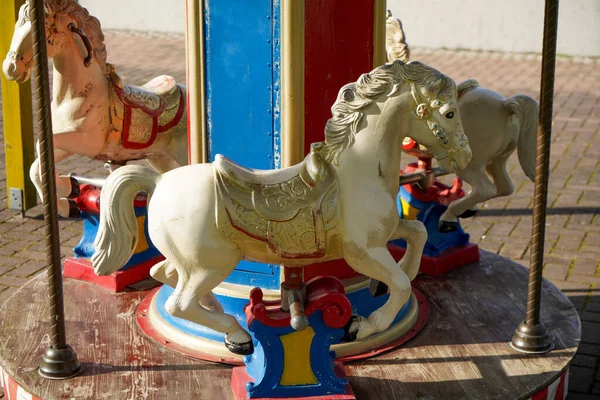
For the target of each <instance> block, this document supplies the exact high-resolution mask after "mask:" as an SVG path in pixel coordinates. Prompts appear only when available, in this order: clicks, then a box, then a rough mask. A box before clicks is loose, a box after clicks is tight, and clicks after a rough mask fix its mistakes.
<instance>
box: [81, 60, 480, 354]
mask: <svg viewBox="0 0 600 400" xmlns="http://www.w3.org/2000/svg"><path fill="white" fill-rule="evenodd" d="M232 106H233V107H235V104H233V105H232ZM332 114H333V117H332V118H331V119H330V120H329V121H328V122H327V126H326V128H325V137H326V139H325V142H323V143H318V144H315V145H313V148H312V151H311V153H310V154H309V155H308V156H307V157H306V159H305V160H304V161H303V162H302V163H300V164H298V165H296V166H293V167H290V168H286V169H281V170H274V171H258V170H251V169H246V168H243V167H240V166H237V165H236V164H234V163H232V162H231V161H229V160H228V159H227V158H225V157H223V156H217V158H216V160H215V161H214V162H213V163H211V164H196V165H190V166H185V167H181V168H177V169H175V170H173V171H170V172H167V173H165V174H162V175H161V174H158V173H156V172H154V171H152V170H150V169H147V168H143V167H140V166H135V165H131V166H124V167H121V168H119V169H117V170H116V171H115V172H113V173H112V174H111V175H110V176H109V177H108V179H107V181H106V184H105V186H104V187H103V190H102V195H101V196H102V197H101V202H100V204H101V212H100V216H101V217H100V224H99V230H98V235H97V237H96V242H95V244H94V247H95V249H96V252H95V254H94V255H93V257H92V264H93V266H94V268H95V271H96V273H97V274H99V275H107V274H110V273H112V272H114V271H115V270H117V269H118V268H120V267H121V266H122V265H123V264H125V262H127V260H128V259H129V257H130V256H131V254H132V251H133V249H134V248H135V246H136V242H137V225H136V223H135V214H134V211H133V205H132V201H133V198H134V196H135V195H136V194H137V193H138V192H139V191H142V190H143V191H147V192H148V193H149V195H150V196H151V199H150V203H149V206H148V231H149V234H150V237H151V239H152V242H153V243H154V244H155V245H156V247H157V248H158V249H159V250H160V251H161V253H162V254H163V255H164V256H165V257H166V260H165V261H163V262H161V263H159V264H157V265H155V266H154V267H153V268H152V271H151V274H152V276H153V277H154V278H156V279H157V280H159V281H161V282H163V283H165V284H167V285H169V286H172V287H175V290H174V292H173V294H172V295H171V296H170V297H169V299H168V300H167V302H166V305H165V307H166V309H167V310H168V312H169V313H171V314H172V315H174V316H176V317H180V318H184V319H187V320H190V321H192V322H194V323H197V324H200V325H204V326H207V327H209V328H211V329H214V330H216V331H218V332H223V333H225V344H226V346H227V348H229V349H230V350H231V351H233V352H234V353H238V354H249V353H251V352H252V351H253V347H252V342H251V339H250V336H249V335H248V333H247V332H246V331H245V330H244V329H243V328H242V327H241V326H240V325H239V324H238V322H237V321H236V319H235V318H234V317H233V316H231V315H228V314H224V313H223V311H222V308H221V307H219V306H216V307H215V306H211V305H214V304H215V303H217V301H216V299H215V298H214V296H213V294H212V292H211V291H212V289H213V288H215V287H216V286H217V285H218V284H220V283H221V282H222V281H223V280H224V279H225V278H226V277H227V276H228V275H229V274H230V273H231V271H232V270H233V269H234V267H235V266H236V264H237V263H238V262H239V261H240V260H241V259H243V258H245V259H250V260H256V261H260V262H265V263H272V264H281V265H285V266H287V267H300V266H304V265H308V264H313V263H315V262H323V261H326V260H332V259H339V258H344V259H345V260H346V261H347V262H348V264H349V265H350V266H352V268H354V269H355V270H356V271H358V272H360V273H362V274H364V275H366V276H369V277H372V278H375V279H378V280H380V281H382V282H385V283H386V284H387V285H388V286H389V288H390V297H389V299H388V300H387V302H386V303H385V304H384V305H383V306H382V307H381V308H380V309H378V310H376V311H375V312H373V313H372V314H371V315H370V316H369V318H356V319H355V320H354V321H353V323H352V324H351V325H350V326H349V327H348V328H349V329H348V331H349V333H350V334H351V335H353V334H356V336H357V337H358V338H364V337H367V336H369V335H370V334H372V333H375V332H379V331H382V330H384V329H386V328H387V327H388V326H389V325H390V324H391V322H392V320H393V319H394V317H395V316H396V315H397V313H398V311H399V310H400V308H401V307H402V306H403V305H404V304H405V303H406V301H408V299H409V296H410V293H411V285H410V281H411V280H412V279H413V278H414V277H415V276H416V274H417V271H418V269H419V263H420V259H421V254H422V250H423V245H424V243H425V240H426V236H427V234H426V231H425V228H424V226H423V225H422V224H421V223H420V222H418V221H408V220H399V219H398V210H397V208H396V195H397V193H398V168H399V167H400V155H401V151H400V149H401V145H402V140H403V139H404V138H405V137H406V136H410V137H411V138H413V139H415V140H418V141H419V142H420V143H422V144H424V145H425V146H427V147H428V149H429V150H430V151H431V152H432V153H433V154H435V156H436V157H437V159H438V160H439V162H440V163H441V164H442V166H443V167H444V168H447V169H448V170H451V171H455V170H457V169H460V168H464V167H465V166H466V165H467V164H468V163H469V161H470V159H471V150H470V148H469V145H468V142H467V139H466V137H465V135H464V133H463V129H462V124H461V120H460V116H459V111H458V107H457V105H456V88H455V84H454V82H453V81H452V80H451V79H449V78H448V77H446V76H444V75H442V74H441V73H439V72H438V71H436V70H434V69H432V68H430V67H427V66H425V65H423V64H421V63H418V62H413V63H409V64H404V63H402V62H396V63H393V64H389V65H385V66H382V67H379V68H377V69H375V70H373V71H372V72H371V73H369V74H364V75H362V76H361V77H360V78H359V80H358V81H357V82H356V83H352V84H349V85H346V86H344V87H343V88H342V89H341V90H340V92H339V95H338V98H337V100H336V102H335V104H334V105H333V107H332ZM393 237H402V238H404V239H405V240H407V242H408V251H407V253H406V255H405V256H404V258H402V260H401V261H400V263H399V264H397V263H396V262H395V261H394V259H393V258H392V256H391V254H390V252H389V251H388V249H387V247H386V243H387V242H388V240H390V238H393ZM170 268H174V269H176V272H177V273H176V274H172V273H169V269H170ZM217 304H218V303H217Z"/></svg>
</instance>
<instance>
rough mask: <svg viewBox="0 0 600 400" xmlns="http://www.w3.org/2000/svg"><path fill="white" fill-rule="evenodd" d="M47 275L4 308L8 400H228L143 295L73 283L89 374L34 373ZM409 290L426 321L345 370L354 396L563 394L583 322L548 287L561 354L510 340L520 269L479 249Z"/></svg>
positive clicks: (546, 308) (1, 345)
mask: <svg viewBox="0 0 600 400" xmlns="http://www.w3.org/2000/svg"><path fill="white" fill-rule="evenodd" d="M44 278H45V277H44V276H42V275H40V276H38V277H36V278H35V279H33V280H31V281H30V282H28V283H27V284H26V285H25V286H23V287H22V288H21V289H20V290H19V291H18V292H16V293H15V295H14V296H13V297H12V298H10V299H9V300H8V301H7V302H6V303H5V304H4V305H3V306H2V307H1V308H0V320H1V321H2V322H3V323H2V326H1V327H0V367H1V369H2V371H0V377H1V379H0V381H1V383H3V385H4V387H5V390H6V393H7V395H8V398H9V399H13V398H15V399H16V398H19V399H21V398H23V399H64V398H69V399H102V398H111V399H112V398H115V399H116V398H123V399H125V398H127V399H142V398H143V399H165V398H177V399H180V400H184V399H199V398H200V399H233V398H234V395H233V391H232V389H231V373H232V372H231V367H230V366H227V365H224V364H219V363H212V362H207V361H200V360H197V359H194V358H191V357H187V356H184V355H181V354H180V353H177V352H176V351H173V350H171V349H168V348H167V347H165V346H163V345H162V344H160V343H157V342H155V341H153V340H151V339H149V338H147V337H146V336H145V335H144V334H143V333H142V331H141V330H140V328H139V326H138V325H137V323H136V309H137V308H138V306H139V305H140V304H141V303H142V301H143V300H144V298H145V297H146V296H147V295H148V293H149V292H148V291H139V292H133V291H131V292H124V293H120V294H115V293H112V292H110V291H108V290H106V289H104V288H102V287H99V286H94V285H92V284H90V283H86V282H81V281H77V280H73V279H69V278H66V279H65V282H64V292H65V294H64V296H65V304H66V318H67V321H66V327H67V333H68V343H69V344H70V345H71V346H72V347H73V348H74V349H75V351H76V352H77V354H78V356H79V359H80V361H81V362H82V363H83V364H84V365H85V372H84V373H83V375H81V376H78V377H76V378H73V379H70V380H64V381H49V380H45V379H42V378H40V377H39V376H38V374H37V371H36V369H37V367H38V365H39V362H40V359H41V356H42V354H43V352H44V350H45V349H46V348H47V346H48V344H49V338H48V332H49V322H48V317H47V312H48V311H47V288H46V280H45V279H44ZM413 285H414V287H415V288H417V289H418V290H419V291H420V292H421V293H423V294H424V295H425V297H426V298H427V299H428V300H429V304H430V314H429V321H428V323H427V325H426V326H425V327H424V328H423V330H422V331H421V332H420V333H419V334H418V335H417V336H416V337H415V338H413V339H412V340H410V341H408V342H407V343H405V344H404V345H403V346H402V347H400V348H397V349H393V350H391V351H389V352H386V353H383V354H379V355H377V356H375V357H372V358H369V359H365V360H360V361H354V362H347V363H346V364H345V369H346V373H347V375H348V377H349V380H350V384H351V387H352V389H353V391H354V393H355V395H356V398H358V399H374V398H377V399H394V398H398V399H399V398H402V399H424V398H426V399H467V398H468V399H529V398H533V399H548V398H552V399H555V398H556V399H558V398H561V399H562V398H564V395H565V394H566V391H567V388H566V381H567V379H566V378H567V375H568V368H569V364H570V362H571V360H572V359H573V357H574V355H575V353H576V351H577V347H578V343H579V339H580V334H581V327H580V322H579V317H578V315H577V312H576V310H575V308H574V307H573V305H572V304H571V302H570V301H569V300H568V299H567V298H566V297H565V296H564V295H563V294H562V293H561V291H560V290H559V289H558V288H556V287H555V286H554V285H553V284H551V283H550V282H548V281H544V284H543V291H542V314H541V319H542V322H543V323H544V324H545V325H546V327H547V329H548V331H549V333H550V335H551V337H552V338H553V340H554V342H555V344H556V349H555V350H554V351H552V352H551V353H548V354H542V355H535V354H522V353H518V352H516V351H514V350H513V349H511V347H510V346H509V345H508V342H509V341H510V339H511V337H512V334H513V333H514V330H515V327H516V326H517V325H518V323H519V322H520V321H521V320H522V318H523V317H524V315H525V310H524V304H525V301H524V300H525V295H526V285H527V270H526V269H525V268H524V267H523V266H521V265H519V264H516V263H514V262H512V261H510V260H508V259H505V258H503V257H500V256H497V255H495V254H492V253H489V252H485V251H482V252H481V259H480V261H479V262H477V263H473V264H470V265H467V266H464V267H462V268H458V269H456V270H454V271H452V272H450V273H448V274H447V275H445V276H441V277H427V276H421V277H419V278H417V279H416V280H415V282H414V283H413ZM18 396H21V397H18Z"/></svg>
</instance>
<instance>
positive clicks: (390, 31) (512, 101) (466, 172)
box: [386, 11, 539, 232]
mask: <svg viewBox="0 0 600 400" xmlns="http://www.w3.org/2000/svg"><path fill="white" fill-rule="evenodd" d="M405 38H406V36H405V34H404V31H403V29H402V22H400V20H399V19H398V18H394V17H392V15H391V13H390V12H389V11H388V19H387V31H386V44H387V57H388V62H394V61H396V60H401V61H404V62H407V61H408V58H409V56H410V51H409V49H408V45H407V44H406V41H405ZM458 107H459V109H460V115H461V118H462V122H463V126H464V128H465V134H466V135H467V138H468V139H469V144H470V146H471V149H472V151H473V159H472V160H471V162H470V163H469V165H468V166H467V167H466V168H465V169H462V170H459V171H456V176H458V177H459V178H460V179H462V180H463V181H465V182H467V183H468V184H469V185H471V190H470V191H469V193H467V195H466V196H464V197H462V198H460V199H458V200H456V201H454V202H452V203H450V204H449V206H448V209H447V210H446V212H444V213H443V214H442V216H441V217H440V222H439V225H438V230H439V231H440V232H454V231H456V230H457V229H458V217H461V218H468V217H472V216H473V215H475V213H476V212H477V207H478V204H479V203H482V202H484V201H487V200H490V199H493V198H496V197H502V196H508V195H510V194H512V193H513V192H514V190H515V188H514V185H513V182H512V179H511V178H510V175H509V174H508V172H507V171H506V162H507V160H508V158H509V157H510V155H511V154H512V153H513V152H514V151H515V149H517V150H518V156H519V163H520V164H521V168H522V169H523V172H525V175H527V177H528V178H529V179H530V180H531V181H532V182H533V181H534V176H535V148H536V131H537V120H538V112H539V106H538V103H537V102H536V101H535V100H534V99H532V98H531V97H529V96H525V95H516V96H513V97H511V98H509V99H505V98H504V97H503V96H502V95H500V94H499V93H496V92H494V91H492V90H489V89H485V88H483V87H481V86H480V85H479V83H478V82H477V81H476V80H475V79H468V80H466V81H464V82H463V83H461V84H460V85H458ZM488 174H489V175H488ZM490 176H491V179H490Z"/></svg>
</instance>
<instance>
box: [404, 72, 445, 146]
mask: <svg viewBox="0 0 600 400" xmlns="http://www.w3.org/2000/svg"><path fill="white" fill-rule="evenodd" d="M410 93H411V94H412V97H413V99H414V100H415V103H416V104H417V107H416V108H415V115H416V116H417V117H418V118H419V119H420V120H425V122H427V126H428V127H429V129H430V130H431V132H432V133H433V136H435V137H436V138H438V139H439V140H440V141H441V142H442V143H443V144H444V147H448V144H449V141H448V138H447V137H446V129H444V128H442V127H440V126H439V125H438V123H437V122H436V121H435V119H434V116H433V113H432V112H431V111H432V109H434V110H435V109H437V108H440V107H441V106H442V102H441V101H440V100H437V99H436V100H434V101H432V102H431V105H430V104H427V102H426V100H424V99H423V97H422V96H421V92H419V89H417V86H416V85H415V84H414V83H413V82H411V83H410Z"/></svg>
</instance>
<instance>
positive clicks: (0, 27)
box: [0, 0, 37, 211]
mask: <svg viewBox="0 0 600 400" xmlns="http://www.w3.org/2000/svg"><path fill="white" fill-rule="evenodd" d="M24 2H25V1H24V0H1V1H0V58H1V59H2V60H4V57H5V56H6V54H7V53H8V50H9V48H10V42H11V40H12V34H13V31H14V27H15V22H16V21H17V16H18V13H19V7H20V6H21V5H22V4H23V3H24ZM0 75H1V81H2V113H3V117H4V147H5V150H6V155H5V157H6V184H7V187H8V190H9V196H8V199H9V207H11V208H17V209H19V208H18V207H16V204H11V203H10V188H15V189H20V190H21V191H22V201H23V204H22V207H21V208H20V209H21V210H22V211H25V210H28V209H30V208H32V207H34V206H35V205H36V202H37V197H36V192H35V188H34V186H33V184H32V183H31V181H30V180H29V168H30V166H31V164H32V163H33V160H34V159H35V151H34V143H33V117H32V110H31V86H30V83H29V82H27V83H23V84H20V85H19V84H17V83H15V82H11V81H9V80H7V79H6V77H5V76H4V74H3V73H1V72H0Z"/></svg>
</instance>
